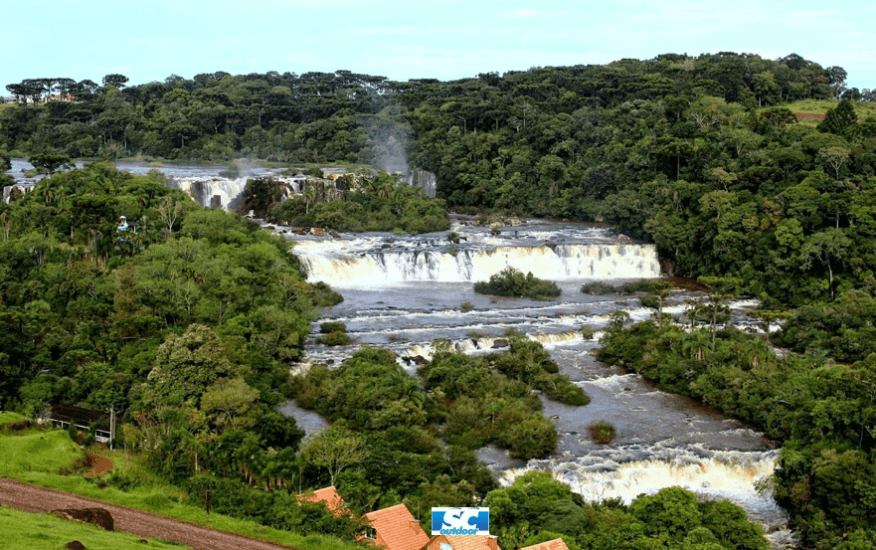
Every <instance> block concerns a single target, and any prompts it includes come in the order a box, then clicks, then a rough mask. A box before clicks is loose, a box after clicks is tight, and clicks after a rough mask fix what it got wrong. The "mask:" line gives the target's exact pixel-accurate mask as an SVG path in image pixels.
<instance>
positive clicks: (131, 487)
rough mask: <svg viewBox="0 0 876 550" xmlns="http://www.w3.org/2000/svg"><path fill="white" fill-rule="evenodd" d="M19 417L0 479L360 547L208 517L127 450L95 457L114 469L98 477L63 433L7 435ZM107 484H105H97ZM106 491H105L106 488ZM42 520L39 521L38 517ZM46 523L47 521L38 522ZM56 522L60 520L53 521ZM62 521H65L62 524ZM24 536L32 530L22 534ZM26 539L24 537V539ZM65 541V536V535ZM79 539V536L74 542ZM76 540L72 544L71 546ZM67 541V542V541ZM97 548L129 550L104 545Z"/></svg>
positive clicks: (208, 523)
mask: <svg viewBox="0 0 876 550" xmlns="http://www.w3.org/2000/svg"><path fill="white" fill-rule="evenodd" d="M21 419H22V417H21V416H20V415H17V414H14V413H0V477H5V478H10V479H16V480H18V481H23V482H25V483H31V484H33V485H38V486H40V487H46V488H49V489H55V490H59V491H65V492H69V493H73V494H76V495H80V496H83V497H87V498H92V499H95V500H99V501H103V502H107V503H110V504H118V505H121V506H126V507H128V508H132V509H135V510H144V511H147V512H152V513H155V514H160V515H162V516H165V517H169V518H173V519H178V520H182V521H187V522H189V523H194V524H197V525H203V526H205V527H209V528H211V529H218V530H221V531H227V532H229V533H237V534H240V535H243V536H246V537H250V538H255V539H261V540H266V541H271V542H276V543H279V544H283V545H287V546H293V547H298V548H307V549H308V550H323V549H324V550H329V549H340V550H343V549H350V550H352V549H355V548H359V547H358V546H357V545H355V544H353V543H350V542H345V541H341V540H339V539H337V538H333V537H329V536H324V535H307V536H304V535H301V534H298V533H290V532H287V531H281V530H279V529H272V528H268V527H264V526H262V525H258V524H256V523H254V522H252V521H245V520H240V519H235V518H231V517H227V516H223V515H221V514H216V513H212V514H210V517H209V518H208V517H206V514H205V513H204V510H203V509H201V508H199V507H197V506H192V505H189V504H184V503H182V501H183V500H184V499H185V496H186V493H185V491H183V490H182V489H180V488H179V487H175V486H173V485H170V484H168V483H165V482H162V481H160V480H159V479H157V478H156V477H155V476H154V475H150V474H148V473H147V471H146V469H145V468H143V467H142V466H141V465H140V464H139V462H138V461H137V457H136V456H133V455H130V454H128V453H125V452H124V451H110V450H108V449H102V448H99V449H97V450H94V451H93V453H92V451H91V450H89V453H92V454H94V455H96V456H100V457H102V458H104V459H107V460H110V461H112V463H113V464H114V466H115V467H114V469H113V471H112V472H110V473H108V474H105V475H103V476H97V475H95V474H94V473H93V472H90V471H89V470H88V468H85V467H82V466H81V464H82V463H83V460H84V458H85V449H83V448H81V447H80V446H79V445H76V444H74V443H73V442H72V441H70V438H69V437H68V436H67V433H66V432H65V431H62V430H48V431H42V430H34V429H31V430H28V431H25V432H20V433H5V434H4V433H2V432H3V429H2V427H3V425H5V424H9V423H10V422H15V421H17V420H21ZM63 470H68V471H75V472H77V473H75V474H72V475H63V474H61V473H60V472H61V471H63ZM98 482H102V483H98ZM104 484H106V486H104V487H103V488H101V486H103V485H104ZM5 510H7V509H0V532H6V529H5V528H4V524H3V521H4V519H3V518H4V517H5V516H2V512H4V511H5ZM38 517H39V516H38ZM34 521H35V522H37V521H42V522H45V521H46V519H45V518H43V519H42V520H34ZM51 521H52V522H54V521H55V520H51ZM58 521H61V520H58ZM34 525H35V527H34V531H30V533H31V536H36V535H34V533H38V532H40V530H41V529H42V528H41V527H38V526H36V524H34ZM21 532H22V533H25V532H28V530H21ZM22 536H25V535H22ZM64 536H66V535H64ZM74 538H76V537H74ZM21 540H22V541H24V540H27V543H26V544H25V543H19V544H17V545H16V544H12V545H11V546H3V543H4V542H8V541H0V550H2V549H4V548H58V547H59V545H58V544H55V542H57V541H55V539H52V541H55V542H50V543H47V544H48V545H47V546H37V545H35V543H33V544H32V543H31V542H30V539H24V538H23V539H21ZM69 540H73V539H72V538H71V539H67V541H69ZM78 540H80V541H81V542H83V543H84V544H85V546H86V547H87V548H92V546H91V545H89V544H88V543H87V542H86V541H85V540H83V539H78ZM67 541H65V542H67ZM94 547H95V548H127V547H126V546H121V545H119V546H113V545H112V544H103V545H101V546H97V545H96V546H94Z"/></svg>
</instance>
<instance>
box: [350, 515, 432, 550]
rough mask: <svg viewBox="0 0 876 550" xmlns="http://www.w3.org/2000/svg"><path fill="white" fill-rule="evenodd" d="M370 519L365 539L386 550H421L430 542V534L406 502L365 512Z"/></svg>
mask: <svg viewBox="0 0 876 550" xmlns="http://www.w3.org/2000/svg"><path fill="white" fill-rule="evenodd" d="M365 517H366V518H367V519H368V520H370V522H371V527H369V528H368V530H367V532H366V534H365V537H364V538H365V539H366V540H369V541H371V543H372V544H373V545H374V546H378V547H383V548H386V550H421V549H422V548H424V547H425V546H426V545H427V544H429V535H427V534H426V532H425V531H423V528H422V527H420V521H419V520H416V519H414V516H412V515H411V513H410V512H409V511H408V507H407V506H405V505H404V504H397V505H395V506H391V507H389V508H384V509H382V510H377V511H375V512H370V513H368V514H365Z"/></svg>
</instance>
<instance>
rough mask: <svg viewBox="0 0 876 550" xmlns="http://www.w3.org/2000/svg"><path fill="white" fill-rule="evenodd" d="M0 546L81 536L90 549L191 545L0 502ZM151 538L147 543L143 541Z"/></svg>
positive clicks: (43, 548) (42, 545)
mask: <svg viewBox="0 0 876 550" xmlns="http://www.w3.org/2000/svg"><path fill="white" fill-rule="evenodd" d="M0 533H3V538H2V540H0V550H5V549H7V548H9V549H10V550H11V549H13V548H27V549H28V550H56V549H57V548H63V547H64V545H65V544H67V543H68V542H70V541H73V540H78V541H79V542H81V543H82V544H83V545H84V546H85V547H86V548H88V549H89V550H101V549H105V550H141V549H142V548H143V547H144V546H145V547H147V548H173V549H177V550H178V549H181V548H190V547H189V546H185V545H182V544H179V543H178V542H170V541H162V540H160V539H144V538H143V537H140V536H137V535H132V534H131V533H126V532H124V531H104V530H103V529H100V528H98V527H95V526H94V525H88V524H85V523H79V522H76V521H67V520H63V519H60V518H57V517H55V516H50V515H48V514H28V513H27V512H20V511H18V510H14V509H12V508H7V507H5V506H0ZM142 540H145V541H148V542H147V543H146V544H145V545H144V543H142V542H137V541H142Z"/></svg>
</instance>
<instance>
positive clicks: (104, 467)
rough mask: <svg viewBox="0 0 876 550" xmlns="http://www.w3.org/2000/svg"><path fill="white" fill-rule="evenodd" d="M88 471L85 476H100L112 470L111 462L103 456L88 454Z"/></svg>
mask: <svg viewBox="0 0 876 550" xmlns="http://www.w3.org/2000/svg"><path fill="white" fill-rule="evenodd" d="M88 465H89V469H88V472H87V475H93V476H102V475H103V474H105V473H107V472H109V471H110V470H112V469H113V468H114V466H115V465H114V464H113V461H112V460H110V459H108V458H107V457H105V456H100V455H96V454H91V453H89V454H88Z"/></svg>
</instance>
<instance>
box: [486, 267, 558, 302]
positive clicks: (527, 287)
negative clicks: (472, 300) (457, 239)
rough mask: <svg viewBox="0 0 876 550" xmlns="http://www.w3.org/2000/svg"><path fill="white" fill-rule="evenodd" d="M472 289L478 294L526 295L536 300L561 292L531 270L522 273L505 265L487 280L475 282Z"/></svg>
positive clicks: (519, 296)
mask: <svg viewBox="0 0 876 550" xmlns="http://www.w3.org/2000/svg"><path fill="white" fill-rule="evenodd" d="M474 291H475V292H477V293H478V294H491V295H493V296H511V297H515V298H523V297H526V298H534V299H536V300H553V299H554V298H556V297H558V296H559V295H560V294H561V293H562V290H560V287H558V286H557V284H556V283H553V282H551V281H545V280H543V279H539V278H537V277H535V276H533V274H532V272H529V273H527V274H526V275H524V274H523V273H522V272H521V271H519V270H517V269H514V268H513V267H506V268H505V269H503V270H502V271H500V272H499V273H496V274H494V275H492V276H490V280H489V281H479V282H477V283H475V284H474Z"/></svg>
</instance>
